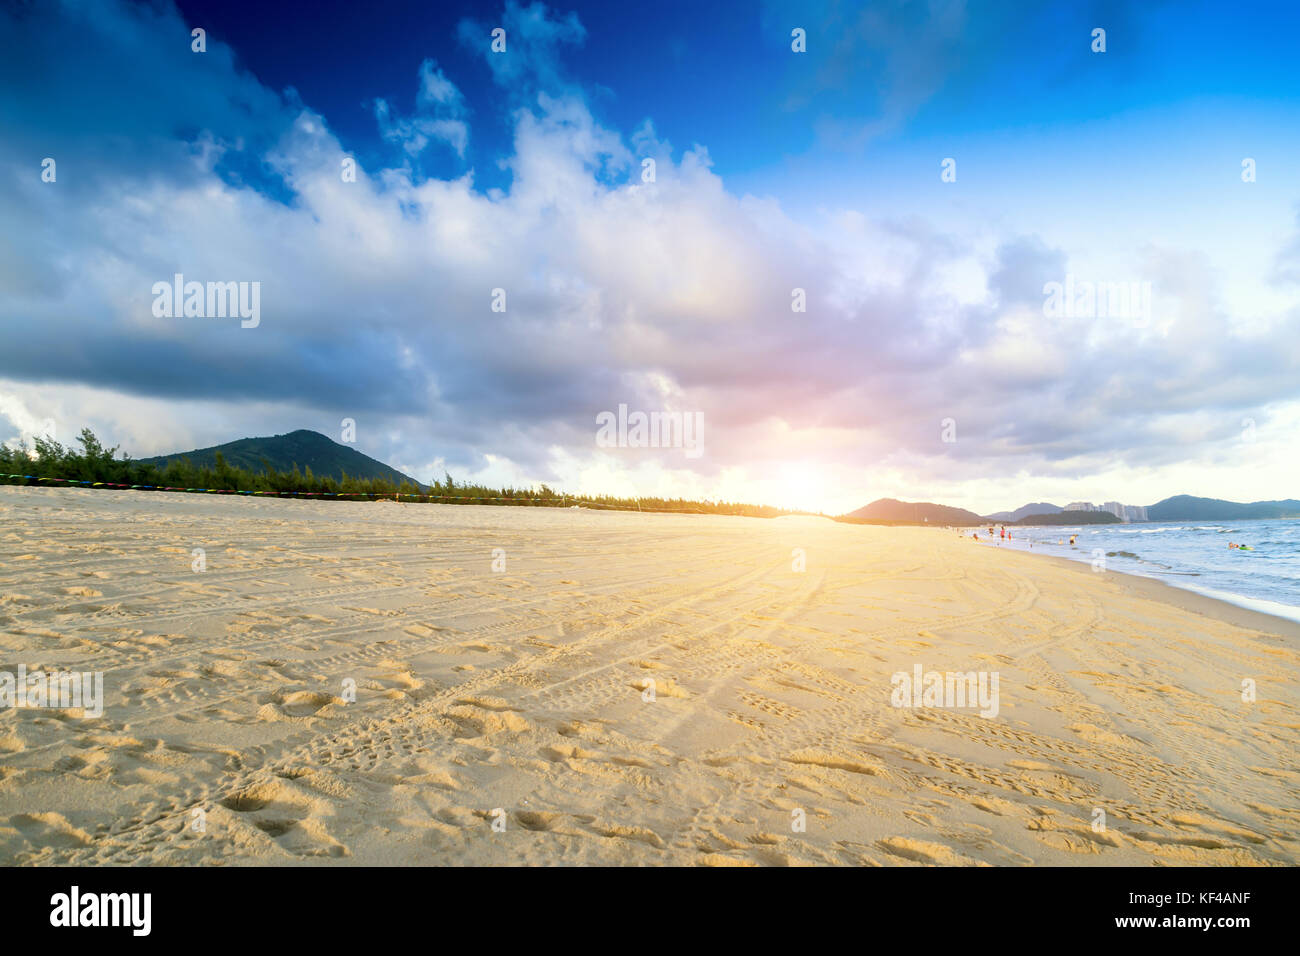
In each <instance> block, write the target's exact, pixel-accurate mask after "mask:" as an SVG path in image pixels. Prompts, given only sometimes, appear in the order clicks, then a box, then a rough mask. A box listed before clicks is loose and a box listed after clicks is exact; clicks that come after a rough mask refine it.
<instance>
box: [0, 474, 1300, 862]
mask: <svg viewBox="0 0 1300 956" xmlns="http://www.w3.org/2000/svg"><path fill="white" fill-rule="evenodd" d="M195 548H203V549H204V550H205V552H206V562H207V570H206V571H203V572H197V571H195V570H192V563H193V559H192V557H191V552H192V550H193V549H195ZM496 548H501V549H504V558H505V571H504V572H496V571H494V570H493V560H494V555H493V549H496ZM796 548H799V549H803V551H804V553H805V554H806V570H805V571H803V572H802V573H800V572H796V571H794V570H793V569H792V551H793V549H796ZM1298 648H1300V627H1298V626H1297V625H1295V624H1292V623H1289V622H1286V621H1282V620H1279V619H1275V618H1270V617H1264V616H1260V615H1256V614H1252V613H1250V612H1247V611H1242V610H1238V609H1235V608H1231V607H1229V606H1227V605H1223V604H1219V603H1217V602H1214V601H1210V600H1206V599H1201V598H1197V597H1195V596H1193V595H1190V594H1186V593H1184V592H1180V591H1176V590H1174V589H1171V588H1167V587H1164V586H1163V585H1161V584H1160V583H1159V582H1153V581H1148V580H1144V579H1140V578H1131V577H1125V576H1123V575H1119V574H1113V573H1104V574H1096V573H1092V572H1091V570H1090V569H1089V568H1088V567H1087V566H1086V565H1076V564H1071V563H1069V562H1064V561H1060V560H1054V559H1050V558H1045V557H1043V556H1036V555H1029V554H1020V553H1015V552H1011V551H1009V550H1007V549H998V548H994V547H990V546H987V545H981V544H976V543H975V542H973V541H971V540H969V538H966V539H960V538H958V537H957V535H956V534H955V533H950V532H943V531H939V530H937V529H934V530H931V529H904V528H878V527H863V526H853V525H841V524H835V523H832V522H830V521H827V520H822V519H812V518H785V519H777V520H758V519H741V518H721V517H698V516H664V515H638V514H625V513H609V512H593V511H585V510H558V509H555V510H551V509H525V508H491V507H456V506H440V505H416V504H409V505H398V504H392V503H384V504H372V503H326V502H309V501H292V500H283V501H278V500H257V499H248V498H231V497H210V496H197V495H179V494H178V495H163V494H150V493H140V492H110V491H97V492H96V491H89V490H70V489H62V490H61V489H29V488H16V487H0V670H9V671H14V670H16V668H17V666H18V665H19V664H24V665H26V666H27V668H28V669H29V670H31V669H35V668H37V667H44V668H56V667H57V668H62V669H66V670H97V671H102V672H103V674H104V681H105V692H106V696H107V698H108V706H107V707H106V709H105V711H104V714H103V716H102V717H99V718H90V717H85V716H79V715H77V714H76V713H71V714H70V713H68V712H62V711H51V710H40V709H32V708H26V709H4V710H0V862H3V863H33V864H60V863H82V864H126V863H150V864H195V863H209V862H221V863H245V864H287V863H311V862H334V863H363V864H379V863H397V864H445V863H483V864H498V863H547V864H556V863H558V864H578V863H603V864H608V863H616V864H650V863H670V864H722V865H752V864H915V863H939V864H977V865H978V864H1031V863H1033V864H1058V865H1059V864H1065V865H1077V864H1231V865H1236V864H1259V863H1265V864H1275V863H1292V864H1293V863H1296V862H1297V860H1298V859H1300V848H1298V844H1297V839H1298V837H1300V795H1298V793H1297V791H1298V789H1300V787H1298V784H1300V772H1297V760H1296V740H1297V727H1298V723H1300V721H1298V715H1297V702H1298V697H1297V691H1296V674H1297V672H1298V671H1300V667H1298V665H1300V653H1298ZM918 663H919V664H921V665H922V666H923V667H924V668H925V669H926V670H939V671H967V670H984V671H997V672H998V674H999V690H1000V710H999V713H998V715H997V717H995V718H985V717H981V716H979V715H978V714H976V713H973V712H971V711H969V710H965V711H962V710H952V709H947V710H945V709H936V708H929V709H912V710H908V709H901V708H895V707H892V706H891V705H890V692H891V681H890V678H891V675H892V674H893V673H894V672H896V671H906V672H911V671H912V668H913V666H914V665H915V664H918ZM646 678H653V680H654V681H655V694H654V700H653V701H647V700H645V699H644V697H645V696H646V695H645V694H644V693H643V690H642V688H643V686H644V684H643V681H644V680H645V679H646ZM1243 678H1252V679H1254V680H1255V681H1256V682H1257V694H1258V699H1257V701H1256V702H1254V703H1246V702H1243V700H1242V693H1241V686H1242V680H1243ZM349 679H350V680H353V681H355V685H356V700H355V702H351V701H347V700H345V696H346V694H345V691H344V687H345V681H347V680H349ZM497 809H499V810H500V811H501V812H500V813H499V814H497V815H496V816H495V817H494V815H493V811H494V810H497ZM1096 809H1101V810H1103V811H1104V812H1105V814H1106V824H1107V826H1106V829H1105V831H1104V832H1097V831H1096V830H1094V828H1093V826H1092V824H1093V821H1094V819H1095V810H1096ZM200 810H201V811H203V814H202V819H203V822H204V824H205V826H204V829H203V830H202V832H200V831H198V830H196V829H195V828H194V826H195V824H196V823H197V822H198V821H199V820H200V819H201V817H200V815H199V814H198V813H197V812H196V811H200ZM800 811H802V813H803V814H804V816H805V818H806V830H805V831H804V832H795V830H794V829H793V828H792V821H793V820H796V819H797V818H798V816H799V812H800ZM494 819H496V820H498V821H500V823H504V831H503V832H497V831H496V830H494V828H493V821H494Z"/></svg>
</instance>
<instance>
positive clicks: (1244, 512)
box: [1147, 495, 1300, 521]
mask: <svg viewBox="0 0 1300 956" xmlns="http://www.w3.org/2000/svg"><path fill="white" fill-rule="evenodd" d="M1147 517H1148V519H1149V520H1151V521H1233V520H1242V519H1247V518H1300V501H1297V500H1296V499H1294V498H1287V499H1285V500H1283V501H1252V502H1249V503H1248V504H1243V503H1241V502H1239V501H1224V500H1223V499H1221V498H1194V497H1192V496H1191V495H1174V497H1172V498H1166V499H1165V500H1164V501H1161V502H1158V503H1156V504H1154V505H1151V507H1149V508H1147Z"/></svg>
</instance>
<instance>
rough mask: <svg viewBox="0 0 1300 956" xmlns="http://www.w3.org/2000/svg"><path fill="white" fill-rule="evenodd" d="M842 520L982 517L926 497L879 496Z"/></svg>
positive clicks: (969, 520)
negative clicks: (918, 498)
mask: <svg viewBox="0 0 1300 956" xmlns="http://www.w3.org/2000/svg"><path fill="white" fill-rule="evenodd" d="M843 520H845V521H859V522H863V523H876V522H879V523H881V524H941V525H980V524H984V519H983V518H981V517H980V516H979V515H977V514H976V513H975V512H973V511H967V510H966V509H964V508H950V507H949V506H948V505H936V504H933V503H931V502H929V501H898V500H897V499H895V498H881V499H880V500H878V501H873V502H871V504H869V505H866V506H865V507H862V508H859V509H858V510H857V511H850V512H849V513H848V514H846V515H845V516H844V518H843Z"/></svg>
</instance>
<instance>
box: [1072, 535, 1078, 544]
mask: <svg viewBox="0 0 1300 956" xmlns="http://www.w3.org/2000/svg"><path fill="white" fill-rule="evenodd" d="M1077 537H1079V536H1078V535H1077V534H1072V535H1070V544H1072V545H1073V544H1074V539H1075V538H1077Z"/></svg>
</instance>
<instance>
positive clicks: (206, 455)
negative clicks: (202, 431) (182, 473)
mask: <svg viewBox="0 0 1300 956" xmlns="http://www.w3.org/2000/svg"><path fill="white" fill-rule="evenodd" d="M217 452H221V454H222V456H223V457H224V458H225V459H226V461H227V462H228V463H230V464H231V465H235V466H237V467H239V468H247V469H248V470H250V471H255V472H260V471H262V470H263V469H264V468H265V467H266V466H267V465H270V467H271V468H272V469H273V470H276V471H292V470H293V468H294V466H295V465H297V466H298V470H299V471H306V470H307V469H308V468H310V469H311V470H312V474H314V475H315V476H316V477H317V478H327V477H328V478H334V479H336V480H342V478H343V473H344V472H345V471H346V472H347V473H348V476H349V477H351V478H383V479H385V480H387V481H391V482H393V483H394V484H399V485H400V484H401V483H402V482H404V481H406V482H410V483H411V484H413V485H416V486H418V487H420V488H421V489H423V488H424V487H425V486H424V485H421V484H420V483H419V482H418V481H416V480H415V479H414V478H412V477H410V476H409V475H404V474H402V473H401V472H400V471H398V470H397V469H396V468H390V467H389V466H388V465H385V464H384V463H383V462H382V461H376V460H375V459H373V458H371V457H370V456H369V455H363V454H361V452H359V451H357V450H356V449H355V448H349V447H348V446H347V445H340V444H339V443H338V442H336V441H333V440H331V439H329V438H326V437H325V436H324V435H322V434H321V433H320V432H313V431H308V430H306V429H299V430H298V431H296V432H289V433H288V434H287V435H274V436H270V437H266V438H241V439H239V440H238V441H232V442H226V444H224V445H214V446H213V447H211V448H196V449H195V450H194V451H185V452H178V453H177V454H174V455H159V456H158V457H156V458H144V459H141V461H143V462H144V463H146V464H154V465H157V466H158V467H160V468H165V467H166V466H167V463H168V462H169V461H172V460H173V459H179V458H188V459H189V460H190V462H191V463H192V464H193V465H194V466H195V467H198V468H203V467H208V468H212V467H214V466H215V464H216V458H217Z"/></svg>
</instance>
